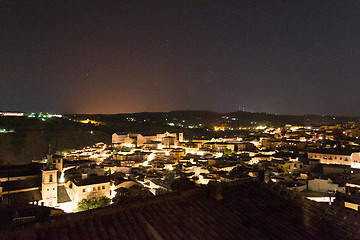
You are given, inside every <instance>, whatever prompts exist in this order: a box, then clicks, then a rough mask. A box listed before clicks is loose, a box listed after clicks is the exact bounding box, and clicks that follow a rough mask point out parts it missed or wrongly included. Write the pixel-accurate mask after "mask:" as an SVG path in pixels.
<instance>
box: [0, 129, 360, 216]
mask: <svg viewBox="0 0 360 240" xmlns="http://www.w3.org/2000/svg"><path fill="white" fill-rule="evenodd" d="M339 129H341V132H340V135H339ZM359 134H360V131H357V129H356V128H340V127H339V126H322V127H306V126H291V125H286V126H285V127H284V128H277V129H276V128H262V129H253V130H252V131H248V132H247V133H246V134H243V135H242V136H237V137H231V138H212V139H192V140H187V139H185V138H184V135H183V134H182V133H169V132H166V133H161V134H156V135H151V136H146V135H142V134H138V133H137V134H134V133H128V134H118V133H114V134H113V135H112V144H104V143H98V144H95V145H94V146H91V147H90V146H89V147H86V148H83V149H80V150H74V151H72V152H70V153H67V154H65V155H64V156H56V155H54V156H50V155H49V156H48V157H47V161H46V163H45V164H35V163H33V164H31V165H29V166H28V167H25V168H24V167H18V168H16V167H12V168H11V169H9V168H7V169H6V168H3V169H0V181H1V185H0V199H1V204H0V206H8V205H21V204H29V203H30V204H31V205H32V206H36V207H42V208H48V209H51V211H52V214H61V213H62V212H67V213H68V212H75V211H77V206H78V203H79V202H80V201H81V200H83V199H89V198H93V197H101V196H105V197H108V198H110V199H112V202H122V201H129V200H131V199H133V198H146V197H151V196H154V195H159V194H164V193H167V192H172V191H177V190H179V189H183V188H184V187H185V188H186V187H196V185H206V184H209V183H211V182H230V181H237V180H239V179H244V178H253V179H257V180H260V181H264V182H266V183H269V184H281V185H283V186H286V187H287V188H288V189H290V190H293V191H297V192H299V194H302V195H304V196H306V197H307V198H308V199H310V200H314V201H318V202H326V203H328V204H330V205H331V204H342V205H343V206H344V207H347V208H351V209H354V210H356V211H358V210H359V206H360V149H358V146H359V144H358V141H357V139H358V137H359V136H358V135H359Z"/></svg>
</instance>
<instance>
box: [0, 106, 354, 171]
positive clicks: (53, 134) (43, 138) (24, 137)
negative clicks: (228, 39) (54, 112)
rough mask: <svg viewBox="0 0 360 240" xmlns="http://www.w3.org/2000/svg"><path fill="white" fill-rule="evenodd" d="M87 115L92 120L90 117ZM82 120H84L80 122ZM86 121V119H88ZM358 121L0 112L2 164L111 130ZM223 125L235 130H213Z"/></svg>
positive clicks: (194, 130) (206, 132)
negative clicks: (54, 115)
mask: <svg viewBox="0 0 360 240" xmlns="http://www.w3.org/2000/svg"><path fill="white" fill-rule="evenodd" d="M88 120H90V122H89V121H88ZM80 121H82V123H81V122H80ZM87 122H88V123H87ZM348 122H355V123H359V118H358V117H335V116H320V115H305V116H291V115H277V114H268V113H250V112H232V113H216V112H211V111H172V112H143V113H126V114H110V115H106V114H95V115H84V114H77V115H67V116H64V117H63V118H50V119H46V120H41V119H38V118H27V117H0V130H1V129H7V130H13V131H14V132H8V133H1V132H0V165H3V164H7V163H8V162H9V163H10V164H25V163H29V162H31V160H33V159H43V158H44V157H45V156H46V154H47V153H48V151H49V144H50V145H51V148H50V149H51V150H50V151H51V152H52V153H55V152H59V151H63V150H67V149H78V148H81V147H84V146H88V145H92V144H94V143H96V142H105V143H111V134H112V133H114V132H122V133H128V132H132V133H141V134H156V133H160V132H165V131H169V132H183V133H184V135H185V137H186V138H195V137H200V138H211V137H220V136H225V135H226V136H232V135H239V134H243V132H242V131H239V130H238V129H239V127H256V126H260V125H263V126H274V127H281V126H284V125H285V124H292V125H332V124H345V123H348ZM216 126H226V127H227V128H233V131H225V132H222V131H219V132H214V131H213V130H214V127H216Z"/></svg>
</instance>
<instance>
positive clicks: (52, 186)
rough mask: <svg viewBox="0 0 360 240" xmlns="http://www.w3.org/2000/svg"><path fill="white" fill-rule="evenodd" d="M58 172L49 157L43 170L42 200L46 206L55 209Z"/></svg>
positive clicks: (49, 156)
mask: <svg viewBox="0 0 360 240" xmlns="http://www.w3.org/2000/svg"><path fill="white" fill-rule="evenodd" d="M57 172H58V170H57V169H56V167H55V166H54V164H53V161H52V156H51V155H48V156H47V163H46V166H45V167H44V169H43V170H42V188H41V194H42V200H43V202H44V205H45V206H48V207H53V206H55V205H56V204H57Z"/></svg>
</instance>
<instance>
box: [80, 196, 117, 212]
mask: <svg viewBox="0 0 360 240" xmlns="http://www.w3.org/2000/svg"><path fill="white" fill-rule="evenodd" d="M110 202H111V199H110V198H108V197H105V196H102V197H93V198H88V199H87V198H85V199H83V200H81V201H80V202H79V203H78V207H77V210H78V212H81V211H87V210H90V209H94V208H98V207H105V206H108V205H109V204H110Z"/></svg>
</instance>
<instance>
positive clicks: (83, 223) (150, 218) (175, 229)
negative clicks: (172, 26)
mask: <svg viewBox="0 0 360 240" xmlns="http://www.w3.org/2000/svg"><path fill="white" fill-rule="evenodd" d="M357 214H358V213H357V212H352V211H347V210H345V209H343V210H341V211H335V210H334V208H330V207H329V206H326V205H319V204H318V203H315V202H310V201H308V200H305V199H303V198H301V197H300V196H297V195H296V196H295V195H293V194H290V193H289V192H287V191H285V190H281V189H280V190H279V189H277V188H272V187H271V186H269V185H265V184H261V183H256V182H243V183H235V184H234V183H230V184H223V185H215V186H209V187H206V188H198V189H194V190H189V191H185V192H182V193H175V194H169V195H163V196H159V197H155V198H152V199H149V200H146V201H141V202H133V203H130V204H126V205H112V206H110V207H106V208H102V209H95V210H92V211H88V212H82V213H78V214H69V215H63V216H57V217H54V218H52V219H50V221H48V222H44V223H31V224H28V225H23V226H17V227H15V228H11V229H4V230H2V231H1V232H2V233H1V232H0V236H1V237H0V238H3V239H68V240H75V239H77V240H78V239H129V240H133V239H246V240H247V239H326V240H329V239H360V236H359V231H360V230H359V223H360V219H359V217H358V215H357Z"/></svg>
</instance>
